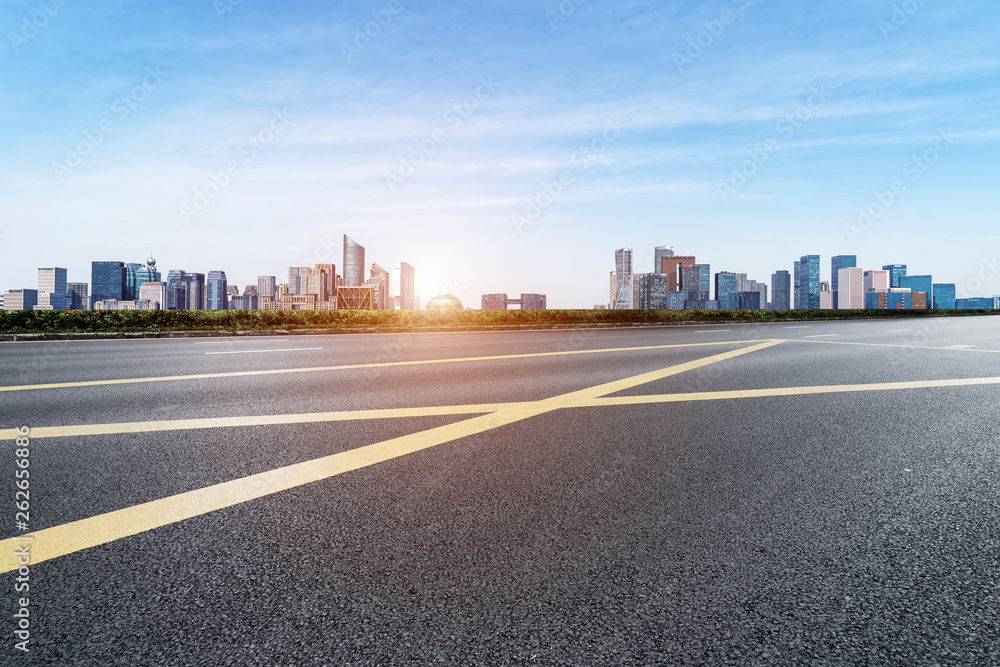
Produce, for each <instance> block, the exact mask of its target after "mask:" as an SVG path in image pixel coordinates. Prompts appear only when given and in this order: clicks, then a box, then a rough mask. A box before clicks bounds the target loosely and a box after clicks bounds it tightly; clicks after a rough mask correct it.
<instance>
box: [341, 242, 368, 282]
mask: <svg viewBox="0 0 1000 667" xmlns="http://www.w3.org/2000/svg"><path fill="white" fill-rule="evenodd" d="M364 282H365V248H364V246H362V245H358V244H357V243H355V242H354V241H353V240H351V237H349V236H348V235H347V234H344V283H343V284H344V287H360V286H361V285H363V284H364Z"/></svg>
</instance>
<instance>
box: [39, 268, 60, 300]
mask: <svg viewBox="0 0 1000 667" xmlns="http://www.w3.org/2000/svg"><path fill="white" fill-rule="evenodd" d="M37 281H38V282H37V284H36V285H35V287H37V288H38V291H39V292H48V293H49V295H50V296H49V297H48V300H49V305H50V306H51V308H52V310H65V308H66V269H61V268H59V267H48V268H40V269H38V279H37Z"/></svg>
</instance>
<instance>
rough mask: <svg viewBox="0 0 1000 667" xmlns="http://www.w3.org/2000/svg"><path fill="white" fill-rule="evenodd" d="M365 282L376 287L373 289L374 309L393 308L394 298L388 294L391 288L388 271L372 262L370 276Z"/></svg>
mask: <svg viewBox="0 0 1000 667" xmlns="http://www.w3.org/2000/svg"><path fill="white" fill-rule="evenodd" d="M367 284H369V285H376V286H377V287H378V289H376V290H375V309H376V310H393V309H394V308H395V300H394V299H392V298H391V296H390V292H391V289H390V284H389V272H388V271H386V270H385V269H383V268H382V267H381V266H379V265H378V264H377V263H375V262H373V263H372V270H371V277H370V278H369V279H368V283H367Z"/></svg>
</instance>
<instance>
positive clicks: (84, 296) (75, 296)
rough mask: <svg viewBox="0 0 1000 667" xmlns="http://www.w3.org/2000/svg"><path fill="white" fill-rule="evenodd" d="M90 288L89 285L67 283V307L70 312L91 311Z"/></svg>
mask: <svg viewBox="0 0 1000 667" xmlns="http://www.w3.org/2000/svg"><path fill="white" fill-rule="evenodd" d="M88 287H89V285H87V283H66V307H67V308H68V309H70V310H87V309H89V308H90V296H89V295H88V293H87V292H88Z"/></svg>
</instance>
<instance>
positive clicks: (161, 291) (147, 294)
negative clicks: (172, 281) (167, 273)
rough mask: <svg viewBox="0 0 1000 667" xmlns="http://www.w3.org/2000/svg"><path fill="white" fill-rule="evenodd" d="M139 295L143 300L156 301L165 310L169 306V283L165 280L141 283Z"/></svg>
mask: <svg viewBox="0 0 1000 667" xmlns="http://www.w3.org/2000/svg"><path fill="white" fill-rule="evenodd" d="M138 296H139V299H140V300H141V301H155V302H156V304H157V306H156V307H157V308H158V309H160V310H164V309H166V307H167V284H166V283H164V282H157V283H154V282H152V281H147V282H144V283H142V284H141V285H139V295H138Z"/></svg>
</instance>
